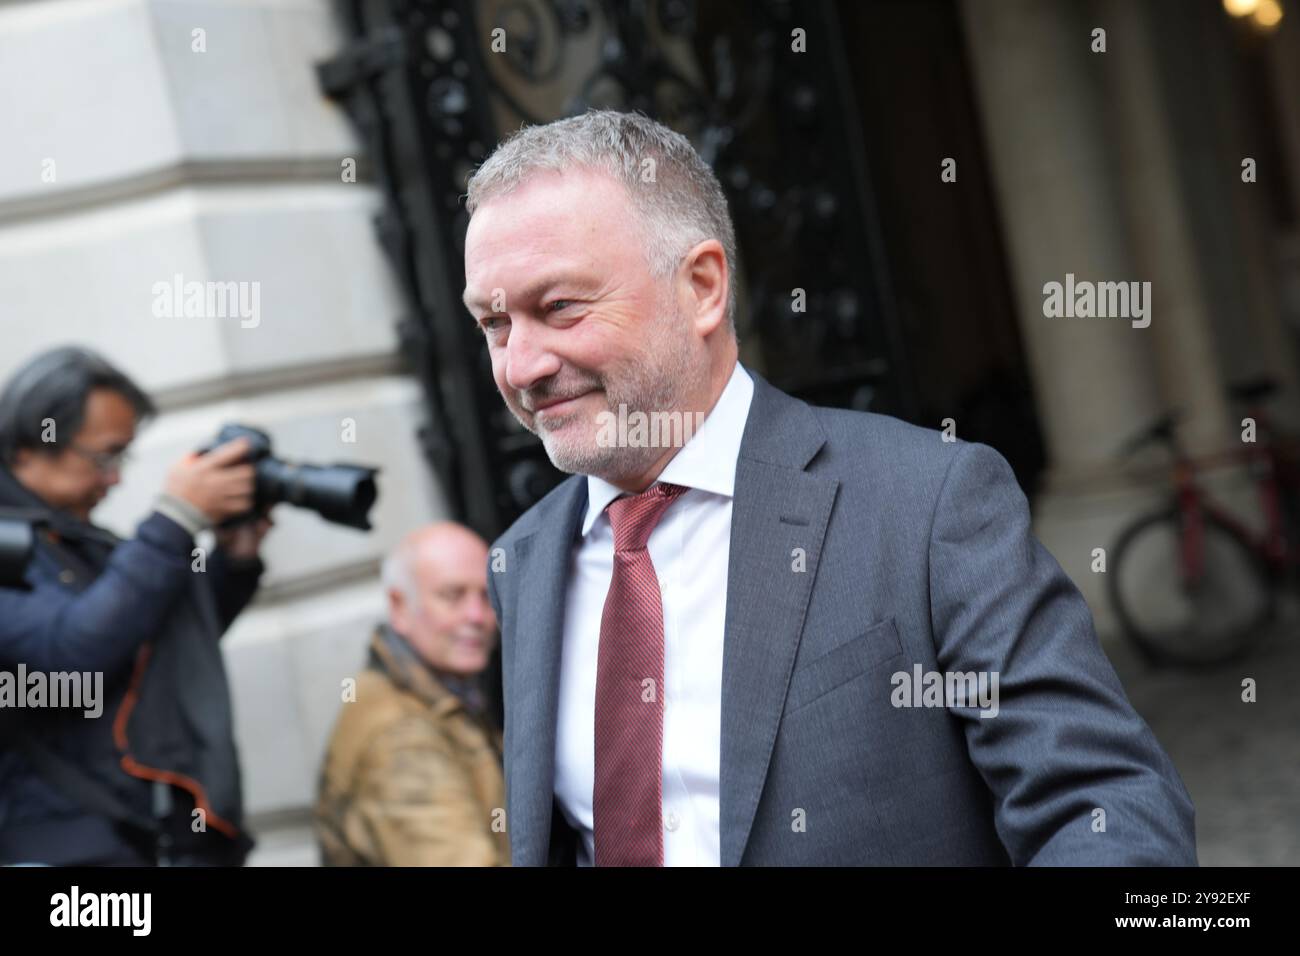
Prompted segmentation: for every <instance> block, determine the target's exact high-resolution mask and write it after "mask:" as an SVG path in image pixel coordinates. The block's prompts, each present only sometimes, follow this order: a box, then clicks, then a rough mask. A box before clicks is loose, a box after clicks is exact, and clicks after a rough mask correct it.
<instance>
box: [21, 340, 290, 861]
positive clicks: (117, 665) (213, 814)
mask: <svg viewBox="0 0 1300 956" xmlns="http://www.w3.org/2000/svg"><path fill="white" fill-rule="evenodd" d="M154 412H155V409H154V407H153V404H152V403H151V401H150V400H149V398H148V397H147V396H146V395H145V394H144V393H143V392H142V391H141V390H140V389H139V388H138V387H137V386H136V385H135V384H134V383H133V382H132V381H131V380H130V379H128V378H127V377H126V376H125V375H124V374H122V373H121V372H119V371H118V370H117V369H115V368H113V367H112V366H111V365H110V364H109V363H108V362H106V361H105V360H104V359H102V358H101V357H99V356H98V355H95V354H94V353H92V352H90V351H88V350H85V349H81V348H73V347H65V348H59V349H55V350H52V351H50V352H46V353H44V354H42V355H39V356H37V357H36V358H34V359H32V360H30V361H29V362H28V363H27V364H26V365H24V366H23V367H22V368H20V369H19V370H18V371H17V372H16V373H15V374H14V375H13V377H12V378H11V379H10V380H9V382H8V383H7V384H6V385H5V387H4V389H3V392H2V393H0V507H17V508H26V509H37V510H39V511H40V512H41V521H40V524H39V526H38V531H37V534H36V542H37V543H36V550H35V555H34V557H33V559H32V561H31V562H30V564H29V565H28V568H27V572H26V581H25V584H26V585H27V588H26V589H20V588H17V587H12V586H4V587H0V670H2V671H11V672H12V671H14V669H15V668H17V667H19V666H22V667H24V668H25V669H26V671H27V672H29V673H30V672H45V673H49V674H54V673H67V672H82V673H86V672H99V673H102V675H103V685H102V686H103V695H102V696H103V700H102V704H103V706H102V711H101V713H100V716H99V717H98V718H92V717H88V716H85V715H83V713H82V711H80V710H70V709H62V710H60V709H53V708H44V709H36V710H33V709H24V710H13V709H7V708H0V863H15V862H25V863H48V864H55V865H68V864H83V865H84V864H89V865H95V864H137V865H138V864H153V863H174V864H227V865H239V864H241V863H242V862H243V860H244V858H245V856H246V855H247V852H248V850H249V848H250V847H251V846H252V842H251V840H250V839H249V838H248V837H247V836H246V835H245V834H244V833H243V831H242V829H241V824H242V809H241V797H240V779H239V767H238V761H237V756H236V752H235V745H234V739H233V732H232V726H231V708H230V696H229V690H228V687H227V682H226V674H225V670H224V667H223V664H222V659H221V653H220V648H219V646H218V638H219V637H220V636H221V634H222V633H223V632H224V631H225V630H226V628H227V627H228V626H229V625H230V623H231V622H232V621H233V620H234V618H235V616H236V615H238V614H239V612H240V611H241V610H242V609H243V608H244V607H245V605H246V604H247V603H248V602H249V600H250V599H251V598H252V596H253V593H254V592H255V591H256V589H257V584H258V579H259V578H260V576H261V573H262V564H261V561H260V559H259V558H258V549H259V547H260V544H261V540H262V538H263V536H264V535H265V534H266V532H267V530H268V528H269V527H270V521H269V519H268V518H266V517H265V516H264V515H263V516H260V517H259V518H258V520H257V521H256V522H253V523H245V524H242V525H240V526H238V527H236V528H234V529H230V530H219V531H218V532H217V533H216V537H217V544H218V546H217V548H216V549H215V550H214V551H213V553H211V554H204V553H202V552H201V551H199V550H197V549H196V544H195V541H194V536H195V535H196V534H197V533H198V532H200V531H201V530H204V529H206V528H210V527H213V526H216V525H220V524H221V523H222V522H223V521H225V520H226V519H228V518H232V517H235V516H238V515H243V514H246V513H247V512H249V511H250V510H251V509H252V508H253V501H254V469H253V466H252V465H250V464H248V463H246V462H245V461H244V458H245V456H246V455H247V453H248V443H247V442H246V441H245V440H243V439H240V440H237V441H232V442H228V443H226V444H223V445H220V446H219V447H217V448H215V449H213V450H212V451H211V452H209V453H208V454H204V455H200V454H197V453H191V454H187V455H186V456H184V457H183V458H181V459H180V460H179V461H177V462H176V463H175V464H174V465H172V467H171V468H170V470H169V472H168V474H167V478H166V481H165V484H164V486H163V489H162V491H161V493H160V494H159V496H158V498H157V500H156V503H155V506H154V510H153V512H152V513H151V514H149V515H148V516H147V517H146V518H145V519H144V521H142V522H141V524H140V525H139V527H138V528H137V530H136V535H135V537H134V538H133V539H131V540H128V541H122V540H120V539H118V538H117V537H116V536H115V535H113V534H112V533H111V532H108V531H106V530H104V529H101V528H97V527H95V526H94V525H93V524H91V523H90V513H91V510H92V509H93V508H94V507H95V506H96V505H97V504H98V503H99V502H100V501H101V500H102V499H103V498H104V496H105V495H106V494H107V492H108V490H109V489H110V488H111V487H112V486H113V485H115V484H117V483H118V481H119V480H120V475H119V469H120V467H121V464H122V460H123V458H124V457H125V455H126V452H127V449H128V447H129V446H130V444H131V442H132V440H133V439H134V437H135V431H136V427H137V425H138V424H139V423H140V422H141V421H142V420H144V419H147V418H149V417H151V416H152V415H153V414H154ZM7 583H8V584H12V583H13V582H7Z"/></svg>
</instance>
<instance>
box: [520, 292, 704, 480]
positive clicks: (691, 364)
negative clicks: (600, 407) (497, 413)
mask: <svg viewBox="0 0 1300 956" xmlns="http://www.w3.org/2000/svg"><path fill="white" fill-rule="evenodd" d="M665 299H667V300H668V301H671V299H670V298H669V296H668V295H666V294H665V295H662V296H661V303H662V301H663V300H665ZM657 313H658V314H657V317H656V319H655V320H654V321H653V322H651V323H648V324H647V328H646V332H647V337H648V341H647V343H646V345H647V348H646V350H645V351H644V352H643V353H642V354H641V355H639V356H638V357H637V359H636V360H635V361H633V362H631V363H629V364H628V366H627V370H626V374H622V375H620V376H619V378H618V379H617V380H611V379H609V378H607V377H605V376H592V377H593V379H595V381H596V382H598V383H599V384H595V383H593V387H596V388H599V389H601V390H602V392H603V394H604V396H605V409H604V410H605V411H608V412H609V413H610V414H611V415H613V416H615V418H617V417H618V411H619V407H620V406H625V407H626V409H627V414H629V415H631V414H632V413H633V412H636V411H640V412H643V413H645V414H646V415H647V416H649V415H650V414H651V413H654V412H674V411H680V412H686V411H687V409H685V408H684V407H683V405H684V403H685V401H686V400H687V398H688V396H698V395H701V394H702V393H703V390H704V388H705V386H706V385H707V383H708V379H709V365H708V363H707V361H706V362H703V363H701V362H698V361H697V360H696V358H695V356H694V355H693V354H692V352H691V351H690V350H689V349H688V348H687V347H686V346H687V345H688V344H689V343H687V342H684V341H682V340H683V338H684V337H685V327H684V321H685V320H684V318H683V317H681V316H679V315H678V314H677V313H676V311H675V310H674V311H673V312H671V313H670V312H667V311H665V310H663V309H662V307H659V308H657ZM571 393H572V392H571V391H570V392H569V394H571ZM562 394H563V393H562ZM511 411H512V413H513V412H514V409H513V408H512V409H511ZM580 414H581V416H582V417H583V418H584V419H585V418H586V414H585V413H577V412H575V413H573V414H572V415H567V416H565V417H564V419H562V420H560V421H557V422H556V423H555V427H554V428H553V429H552V428H540V429H539V428H537V427H535V426H530V425H529V424H528V423H527V422H525V421H524V420H523V419H522V418H520V416H519V415H518V413H515V417H516V418H517V419H519V422H520V424H522V425H523V426H524V427H525V428H527V429H528V430H529V431H531V432H533V434H535V435H538V436H539V437H540V438H541V439H542V445H543V447H544V448H545V449H546V455H547V457H548V458H550V460H551V464H552V465H554V466H555V467H556V468H558V469H559V470H560V471H563V472H566V473H568V474H572V475H594V476H595V477H597V478H603V479H604V480H606V481H609V482H611V483H617V482H619V481H621V480H625V479H633V478H636V477H637V476H639V475H642V474H645V472H647V471H648V470H649V469H650V467H651V466H653V465H654V463H655V462H656V461H658V460H659V459H660V458H661V457H662V456H663V455H664V452H665V448H664V447H663V445H658V446H647V447H620V446H619V445H617V444H615V445H610V446H602V445H601V444H600V442H599V441H597V434H598V432H599V430H600V423H599V419H598V418H597V417H596V416H592V417H591V418H590V419H589V420H588V421H587V425H588V427H586V428H583V427H582V424H581V423H577V422H576V419H577V418H578V417H579V415H580ZM599 414H600V413H599V412H598V413H597V415H599Z"/></svg>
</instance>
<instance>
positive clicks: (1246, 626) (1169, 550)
mask: <svg viewBox="0 0 1300 956" xmlns="http://www.w3.org/2000/svg"><path fill="white" fill-rule="evenodd" d="M1276 390H1277V385H1276V383H1274V382H1272V381H1270V380H1267V379H1261V380H1256V381H1251V382H1245V383H1241V384H1238V385H1234V386H1231V387H1230V388H1229V390H1228V391H1229V394H1230V396H1231V397H1232V398H1233V399H1234V400H1235V401H1236V402H1238V403H1239V404H1240V405H1242V406H1244V407H1246V408H1248V410H1249V411H1250V413H1251V414H1252V415H1253V417H1254V419H1255V422H1256V439H1257V440H1256V442H1255V443H1247V444H1246V445H1245V447H1244V448H1243V450H1242V451H1235V450H1234V451H1232V452H1229V453H1226V454H1223V455H1216V456H1212V457H1210V458H1202V459H1200V460H1193V459H1191V458H1190V457H1189V456H1188V455H1187V454H1186V453H1185V451H1184V449H1183V447H1182V445H1181V443H1180V442H1179V441H1178V435H1177V426H1178V422H1179V421H1180V419H1181V418H1182V414H1181V413H1180V412H1178V411H1173V412H1170V413H1169V414H1166V415H1165V416H1164V417H1162V418H1161V419H1160V420H1159V421H1157V422H1156V423H1155V424H1153V425H1152V426H1150V427H1149V428H1147V429H1146V430H1145V431H1143V432H1141V433H1140V434H1138V435H1137V436H1136V437H1135V438H1133V439H1132V440H1130V441H1129V442H1127V443H1126V444H1125V446H1123V447H1122V449H1121V457H1122V458H1125V459H1127V458H1128V457H1130V456H1131V455H1133V454H1134V453H1135V452H1137V451H1138V450H1139V449H1141V448H1144V447H1146V446H1147V445H1150V444H1152V443H1157V442H1158V443H1163V444H1165V445H1167V446H1168V448H1169V449H1170V451H1171V453H1172V455H1173V485H1174V491H1173V495H1172V497H1171V499H1170V501H1169V502H1168V503H1167V504H1166V505H1164V506H1162V507H1161V508H1159V509H1158V510H1156V511H1154V512H1151V513H1149V514H1145V515H1142V516H1140V517H1138V518H1137V519H1136V520H1134V521H1133V522H1132V523H1131V524H1129V525H1128V526H1126V527H1125V528H1124V529H1123V530H1122V531H1121V533H1120V535H1119V537H1118V539H1117V541H1116V543H1115V545H1114V548H1113V549H1112V554H1113V559H1112V567H1111V571H1110V573H1109V574H1108V575H1107V590H1108V593H1109V597H1110V601H1111V604H1112V606H1113V607H1114V610H1115V615H1116V617H1117V618H1118V620H1119V623H1120V626H1121V628H1122V629H1123V631H1124V633H1125V635H1126V636H1127V637H1128V638H1129V639H1130V640H1131V641H1132V642H1133V643H1134V645H1135V646H1136V647H1137V648H1138V650H1139V651H1140V652H1141V653H1142V654H1143V656H1144V657H1145V658H1146V659H1147V660H1148V661H1150V662H1153V663H1176V664H1182V665H1193V666H1195V665H1209V664H1220V663H1224V662H1226V661H1231V660H1235V659H1237V658H1240V657H1242V656H1244V655H1245V654H1246V653H1247V652H1248V651H1250V649H1251V648H1252V647H1253V646H1254V645H1255V644H1256V642H1257V641H1258V640H1259V638H1260V637H1261V636H1262V635H1263V633H1264V631H1265V625H1267V624H1268V623H1269V622H1270V621H1271V620H1272V619H1273V618H1274V616H1275V614H1276V610H1277V596H1278V592H1279V590H1280V589H1281V586H1282V585H1283V584H1284V583H1285V579H1286V577H1287V575H1288V574H1290V575H1292V576H1293V582H1294V583H1295V584H1296V585H1297V586H1300V455H1294V448H1295V442H1294V439H1293V438H1291V437H1289V436H1286V435H1283V434H1282V433H1281V432H1280V431H1279V430H1278V429H1277V428H1276V427H1274V425H1273V423H1272V422H1271V421H1270V420H1269V418H1268V416H1267V413H1266V410H1265V408H1264V406H1263V402H1264V400H1265V399H1267V398H1268V397H1269V396H1271V395H1272V394H1274V393H1275V392H1276ZM1220 460H1229V461H1245V462H1246V464H1247V466H1248V471H1249V473H1250V474H1251V476H1252V478H1253V479H1254V481H1255V485H1256V487H1257V488H1258V491H1259V496H1260V504H1261V508H1262V511H1263V514H1264V522H1265V526H1264V530H1263V532H1262V533H1258V534H1256V533H1254V532H1253V531H1252V530H1251V529H1250V528H1249V527H1247V526H1246V524H1244V523H1243V522H1242V521H1240V520H1239V519H1238V518H1237V517H1236V516H1235V515H1233V514H1232V513H1231V512H1230V511H1228V510H1227V509H1226V508H1224V507H1223V506H1222V505H1221V504H1219V503H1218V502H1216V501H1215V500H1214V498H1213V497H1212V496H1211V495H1210V493H1209V492H1208V491H1207V490H1206V489H1205V488H1203V487H1202V485H1201V483H1200V481H1199V480H1198V474H1199V472H1201V471H1203V470H1204V469H1205V468H1206V466H1207V465H1209V464H1210V463H1212V462H1217V461H1220Z"/></svg>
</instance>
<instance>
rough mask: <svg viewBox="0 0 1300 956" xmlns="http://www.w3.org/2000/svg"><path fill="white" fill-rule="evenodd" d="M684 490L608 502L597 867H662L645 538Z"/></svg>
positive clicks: (660, 730) (657, 694) (656, 665)
mask: <svg viewBox="0 0 1300 956" xmlns="http://www.w3.org/2000/svg"><path fill="white" fill-rule="evenodd" d="M685 490H686V489H685V488H683V487H681V486H680V485H667V484H657V485H653V486H652V487H650V488H649V489H648V490H646V491H643V492H642V493H641V494H639V495H636V496H634V497H624V498H619V499H617V500H615V501H613V502H612V503H611V504H610V506H609V520H610V524H612V525H613V527H614V574H613V577H612V578H611V579H610V582H609V594H608V595H606V597H605V610H604V613H603V614H602V616H601V619H600V651H599V653H598V654H597V659H596V768H595V785H594V788H593V792H592V822H593V827H592V828H593V831H594V838H595V844H596V865H597V866H663V865H664V828H663V740H664V705H663V687H664V611H663V600H662V598H661V596H660V593H659V578H658V576H657V575H656V574H655V566H654V564H653V562H651V560H650V552H649V551H647V550H646V543H647V542H648V541H649V540H650V532H651V531H653V530H654V528H655V525H656V524H658V523H659V519H660V517H661V516H662V515H663V513H664V512H665V511H666V510H667V509H668V506H669V505H670V504H672V503H673V500H674V499H675V498H676V497H677V496H678V495H680V494H681V493H682V492H683V491H685Z"/></svg>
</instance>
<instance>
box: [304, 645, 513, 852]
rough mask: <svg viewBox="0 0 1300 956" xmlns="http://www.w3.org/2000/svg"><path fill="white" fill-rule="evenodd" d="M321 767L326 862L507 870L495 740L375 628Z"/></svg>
mask: <svg viewBox="0 0 1300 956" xmlns="http://www.w3.org/2000/svg"><path fill="white" fill-rule="evenodd" d="M370 649H371V661H370V666H369V667H368V668H367V669H366V670H365V671H363V672H362V674H361V676H360V677H358V678H357V686H356V699H355V700H353V701H350V702H345V703H344V704H343V708H342V711H341V712H340V714H339V718H338V722H337V723H336V724H335V726H334V734H333V737H332V738H331V740H330V745H329V750H328V752H327V753H326V756H325V764H324V766H323V767H322V769H321V775H320V788H319V796H318V799H317V803H316V813H315V823H316V835H317V838H318V840H319V841H320V844H321V854H322V862H323V863H324V864H325V865H326V866H508V865H509V864H510V843H509V839H508V837H507V835H506V831H505V809H504V808H505V805H506V798H505V782H504V779H503V776H502V771H501V757H500V753H501V735H500V733H499V732H498V731H496V730H495V729H494V728H491V727H489V726H488V725H487V724H486V723H485V722H484V721H483V720H482V719H480V718H477V717H475V716H474V715H473V714H471V712H470V711H469V710H467V709H466V707H465V706H464V704H462V702H461V700H460V699H459V698H458V697H457V696H456V695H455V694H453V693H452V692H451V691H450V690H448V689H447V688H446V687H444V686H443V684H442V683H440V682H439V681H438V680H437V678H436V677H435V676H434V674H433V672H432V671H430V670H429V669H428V668H427V667H425V666H423V664H422V663H421V662H420V661H419V660H418V658H416V657H415V655H414V653H413V652H412V651H411V650H410V648H409V647H407V645H406V644H405V642H404V641H403V640H402V638H400V637H399V636H397V635H396V634H394V633H393V632H392V631H391V630H390V629H389V628H387V627H383V626H381V627H380V628H379V629H378V630H377V631H376V632H375V635H374V637H373V638H372V639H371V644H370Z"/></svg>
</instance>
